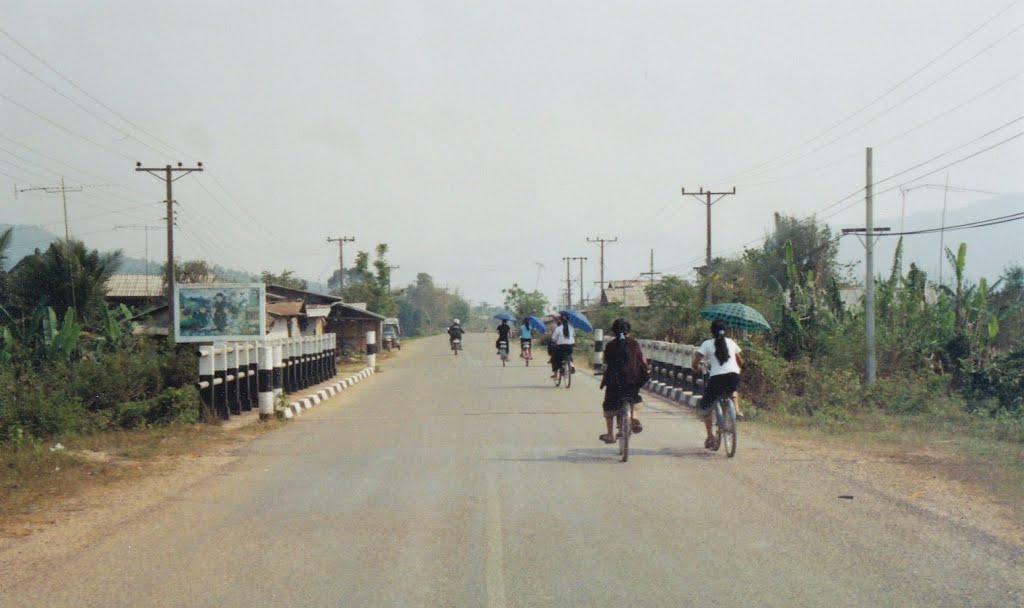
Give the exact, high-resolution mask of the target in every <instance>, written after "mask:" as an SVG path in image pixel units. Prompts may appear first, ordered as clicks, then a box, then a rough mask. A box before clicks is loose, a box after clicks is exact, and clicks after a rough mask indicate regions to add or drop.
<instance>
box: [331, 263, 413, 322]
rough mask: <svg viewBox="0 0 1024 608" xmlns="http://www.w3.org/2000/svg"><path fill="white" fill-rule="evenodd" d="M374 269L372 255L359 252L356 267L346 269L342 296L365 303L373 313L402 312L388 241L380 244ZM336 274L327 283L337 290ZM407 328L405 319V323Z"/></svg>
mask: <svg viewBox="0 0 1024 608" xmlns="http://www.w3.org/2000/svg"><path fill="white" fill-rule="evenodd" d="M375 253H376V258H375V259H374V260H373V264H372V265H373V269H372V270H371V269H370V266H371V263H370V254H369V253H367V252H365V251H360V252H358V253H357V254H356V263H355V266H354V267H353V268H352V269H350V270H347V271H345V289H344V291H343V292H342V293H341V297H343V298H344V299H345V301H346V302H365V303H366V308H367V309H368V310H370V311H371V312H375V313H377V314H381V315H384V316H386V317H393V316H396V315H399V317H400V314H399V313H400V304H399V303H398V301H397V300H396V298H395V294H394V293H392V291H391V264H390V262H388V259H387V254H388V246H387V243H380V244H378V245H377V248H376V251H375ZM336 277H337V273H335V276H334V277H331V279H329V280H328V282H327V284H328V286H332V285H333V289H337V285H338V280H337V278H336ZM402 326H403V327H405V322H404V321H403V322H402Z"/></svg>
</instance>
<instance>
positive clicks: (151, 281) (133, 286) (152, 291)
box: [107, 274, 164, 298]
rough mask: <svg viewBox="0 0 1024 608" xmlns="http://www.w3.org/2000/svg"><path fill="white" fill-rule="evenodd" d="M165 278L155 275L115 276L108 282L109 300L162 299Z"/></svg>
mask: <svg viewBox="0 0 1024 608" xmlns="http://www.w3.org/2000/svg"><path fill="white" fill-rule="evenodd" d="M163 295H164V278H163V277H162V276H159V275H154V274H115V275H113V276H111V277H110V279H109V280H107V297H108V298H160V297H163Z"/></svg>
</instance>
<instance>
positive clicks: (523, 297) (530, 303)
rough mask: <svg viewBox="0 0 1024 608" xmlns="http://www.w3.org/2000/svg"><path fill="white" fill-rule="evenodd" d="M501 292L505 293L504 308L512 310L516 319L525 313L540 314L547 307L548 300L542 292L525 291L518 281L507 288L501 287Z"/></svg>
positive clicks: (525, 314)
mask: <svg viewBox="0 0 1024 608" xmlns="http://www.w3.org/2000/svg"><path fill="white" fill-rule="evenodd" d="M501 293H503V294H505V308H507V309H508V310H510V311H512V312H513V314H515V316H516V318H517V319H522V318H523V317H525V316H527V315H542V314H544V309H546V308H547V307H548V300H547V298H545V297H544V294H542V293H541V292H539V291H526V290H525V289H523V288H522V287H520V286H519V284H518V283H513V284H512V287H509V288H508V289H502V290H501Z"/></svg>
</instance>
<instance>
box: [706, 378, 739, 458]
mask: <svg viewBox="0 0 1024 608" xmlns="http://www.w3.org/2000/svg"><path fill="white" fill-rule="evenodd" d="M701 367H703V368H704V390H707V387H708V380H709V378H710V376H708V373H707V368H706V367H705V366H704V364H703V363H701ZM711 420H712V422H713V423H714V425H715V446H714V448H712V449H713V450H715V451H716V452H717V451H718V450H719V449H720V448H721V447H722V444H725V455H726V456H728V457H729V458H732V457H733V456H735V455H736V437H737V435H736V402H735V401H733V399H732V396H730V395H722V396H721V397H719V398H718V399H716V400H715V404H714V409H713V410H712V419H711Z"/></svg>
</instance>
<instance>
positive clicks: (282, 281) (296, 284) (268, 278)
mask: <svg viewBox="0 0 1024 608" xmlns="http://www.w3.org/2000/svg"><path fill="white" fill-rule="evenodd" d="M260 281H262V282H263V283H266V284H267V285H280V286H281V287H287V288H289V289H298V290H301V291H305V290H306V289H308V287H309V284H308V283H306V279H301V278H299V277H297V276H295V273H294V272H293V271H291V270H283V271H281V274H274V273H272V272H270V271H268V270H264V271H263V272H262V273H260Z"/></svg>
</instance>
